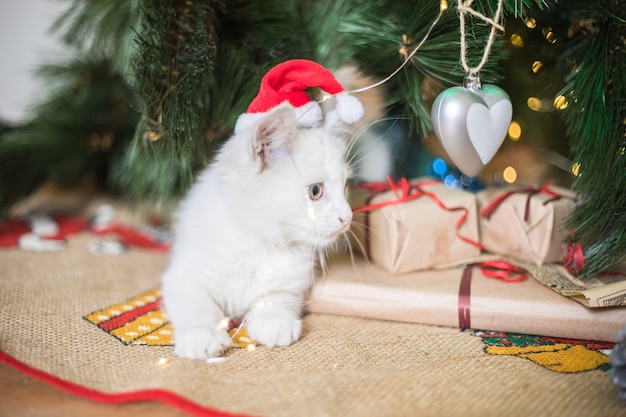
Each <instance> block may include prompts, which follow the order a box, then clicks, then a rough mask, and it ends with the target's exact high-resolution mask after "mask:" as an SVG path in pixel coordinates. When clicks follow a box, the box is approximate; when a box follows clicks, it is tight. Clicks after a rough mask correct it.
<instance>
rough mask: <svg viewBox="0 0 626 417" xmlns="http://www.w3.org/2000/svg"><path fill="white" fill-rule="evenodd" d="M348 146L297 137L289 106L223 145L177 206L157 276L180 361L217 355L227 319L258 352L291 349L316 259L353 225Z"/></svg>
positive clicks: (226, 341)
mask: <svg viewBox="0 0 626 417" xmlns="http://www.w3.org/2000/svg"><path fill="white" fill-rule="evenodd" d="M346 147H347V143H346V141H345V139H344V138H343V137H340V136H338V135H336V134H335V133H333V131H332V130H331V129H327V128H314V129H299V128H297V126H296V115H295V111H294V109H293V107H292V106H290V105H289V104H283V105H281V106H278V107H277V108H275V109H274V110H272V111H271V112H269V113H268V114H267V115H266V116H265V117H263V118H262V119H261V120H260V121H258V122H257V123H256V124H255V125H254V126H253V127H252V128H250V129H247V130H245V131H242V132H239V133H238V134H236V135H235V136H233V137H232V138H231V139H230V140H229V141H228V142H226V143H225V144H224V146H223V147H222V149H221V151H220V152H219V153H218V155H217V157H216V159H215V161H214V162H213V164H212V165H211V166H210V167H209V168H208V169H207V170H206V171H205V172H203V173H202V174H201V175H200V176H199V178H198V180H197V182H196V184H195V185H194V186H193V187H192V189H191V190H190V192H189V194H188V196H187V197H186V199H185V200H184V201H183V202H182V204H181V207H180V209H179V212H178V219H177V224H176V227H175V230H174V236H175V240H174V245H173V248H172V253H171V260H170V264H169V267H168V269H167V271H166V272H165V274H164V276H163V299H164V303H165V308H166V310H167V314H168V316H169V319H170V321H171V322H172V324H173V326H174V339H175V351H176V354H177V355H178V356H181V357H185V358H192V359H206V358H209V357H213V356H216V355H219V354H220V353H222V352H223V350H224V349H225V348H227V347H229V346H230V345H231V343H232V342H231V339H230V337H229V335H228V333H227V330H226V329H225V328H224V326H223V320H224V318H239V319H242V320H244V322H245V325H246V326H247V329H248V333H249V335H250V337H251V338H252V339H253V340H255V341H257V342H259V343H261V344H263V345H265V346H270V347H271V346H286V345H289V344H291V343H293V342H295V341H296V340H298V338H299V337H300V332H301V328H302V322H301V314H302V305H303V301H304V297H305V293H306V291H307V289H308V288H309V286H310V285H311V284H312V281H313V279H314V269H315V262H316V259H317V256H318V254H319V252H320V250H321V249H322V248H324V247H326V246H328V245H329V244H331V243H332V242H333V241H334V240H335V239H336V238H337V236H339V235H340V234H341V233H343V232H344V231H346V230H347V229H348V227H349V225H350V221H351V220H352V211H351V209H350V206H349V205H348V203H347V202H346V199H345V186H346V177H347V175H348V165H347V163H346V160H345V153H346Z"/></svg>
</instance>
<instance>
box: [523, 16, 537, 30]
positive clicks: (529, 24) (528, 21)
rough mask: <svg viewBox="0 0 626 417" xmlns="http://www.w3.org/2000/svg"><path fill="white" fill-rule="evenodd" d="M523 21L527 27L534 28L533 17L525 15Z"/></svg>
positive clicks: (535, 23)
mask: <svg viewBox="0 0 626 417" xmlns="http://www.w3.org/2000/svg"><path fill="white" fill-rule="evenodd" d="M524 23H526V27H527V28H529V29H534V28H535V26H537V21H536V20H535V18H534V17H527V18H526V20H525V21H524Z"/></svg>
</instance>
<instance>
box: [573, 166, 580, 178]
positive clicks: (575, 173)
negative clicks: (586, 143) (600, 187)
mask: <svg viewBox="0 0 626 417" xmlns="http://www.w3.org/2000/svg"><path fill="white" fill-rule="evenodd" d="M572 174H574V175H575V176H577V177H579V176H580V162H574V163H573V164H572Z"/></svg>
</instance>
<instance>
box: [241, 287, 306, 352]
mask: <svg viewBox="0 0 626 417" xmlns="http://www.w3.org/2000/svg"><path fill="white" fill-rule="evenodd" d="M301 305H302V298H301V297H296V296H292V295H287V296H284V295H283V296H278V297H277V296H269V297H264V298H263V299H260V301H258V302H257V303H256V304H255V305H254V306H253V307H252V308H251V310H250V311H249V312H248V314H247V315H246V320H245V321H246V322H247V328H248V334H249V335H250V337H251V338H252V340H254V341H256V342H258V343H260V344H262V345H264V346H267V347H274V346H288V345H290V344H292V343H294V342H296V341H297V340H298V339H299V338H300V334H301V333H302V319H301V316H302V307H301Z"/></svg>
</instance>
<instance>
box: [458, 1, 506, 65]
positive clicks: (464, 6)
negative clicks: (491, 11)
mask: <svg viewBox="0 0 626 417" xmlns="http://www.w3.org/2000/svg"><path fill="white" fill-rule="evenodd" d="M473 2H474V0H465V1H463V2H461V1H460V0H459V7H458V10H459V26H460V32H461V64H462V65H463V69H464V70H465V71H466V72H467V73H468V75H469V76H470V77H475V76H476V75H477V74H478V73H479V72H480V70H481V69H482V68H483V66H484V65H485V63H487V59H488V58H489V54H490V53H491V47H492V45H493V42H494V40H495V37H496V30H500V31H502V32H504V27H503V26H502V25H501V24H500V23H499V20H500V15H501V13H502V0H498V7H497V9H496V14H495V16H494V18H493V19H490V18H488V17H487V16H485V15H483V14H481V13H478V12H477V11H476V10H474V9H472V8H471V7H470V6H471V5H472V3H473ZM466 13H469V14H471V15H473V16H476V17H478V18H479V19H481V20H484V21H485V22H487V23H489V24H490V25H491V32H490V33H489V38H488V39H487V45H486V46H485V50H484V52H483V57H482V59H481V60H480V62H479V63H478V65H477V66H475V67H472V68H470V67H469V65H467V58H466V55H467V42H466V41H465V14H466Z"/></svg>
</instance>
